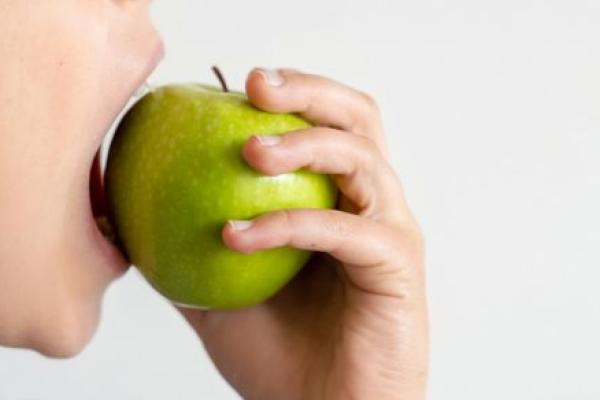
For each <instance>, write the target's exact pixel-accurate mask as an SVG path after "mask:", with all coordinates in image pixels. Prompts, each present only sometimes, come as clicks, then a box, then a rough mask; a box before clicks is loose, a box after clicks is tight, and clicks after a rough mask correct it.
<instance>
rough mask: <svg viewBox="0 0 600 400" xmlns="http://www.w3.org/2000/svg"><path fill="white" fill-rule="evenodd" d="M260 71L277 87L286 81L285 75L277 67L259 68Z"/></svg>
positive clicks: (269, 82)
mask: <svg viewBox="0 0 600 400" xmlns="http://www.w3.org/2000/svg"><path fill="white" fill-rule="evenodd" d="M258 72H259V73H261V74H262V76H263V78H265V81H266V82H267V84H268V85H269V86H275V87H277V86H281V85H283V83H284V80H283V76H282V75H281V74H280V73H279V71H277V70H276V69H268V68H259V69H258Z"/></svg>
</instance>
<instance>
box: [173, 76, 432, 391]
mask: <svg viewBox="0 0 600 400" xmlns="http://www.w3.org/2000/svg"><path fill="white" fill-rule="evenodd" d="M247 92H248V96H249V97H250V100H251V101H252V102H253V104H255V105H256V106H257V107H259V108H261V109H264V110H267V111H272V112H297V113H299V114H301V115H302V116H304V117H305V118H306V119H308V120H310V121H312V122H313V123H315V124H316V125H317V127H315V128H310V129H306V130H302V131H297V132H290V133H288V134H286V135H284V136H283V137H282V140H281V142H279V143H276V144H271V145H266V144H261V141H259V140H258V139H257V138H252V139H250V140H249V141H248V142H247V143H246V145H245V147H244V156H245V158H246V160H247V161H248V163H249V164H250V165H252V166H253V167H254V168H256V169H257V170H259V171H261V172H263V173H265V174H268V175H276V174H282V173H286V172H290V171H294V170H297V169H300V168H308V169H310V170H312V171H315V172H321V173H326V174H331V175H332V176H334V177H335V180H336V182H337V185H338V187H339V189H340V192H341V194H342V199H341V202H340V210H288V211H279V212H274V213H271V214H267V215H264V216H261V217H259V218H257V219H256V220H254V221H253V223H252V224H251V226H250V227H249V228H246V229H243V230H236V224H235V223H229V224H227V226H226V227H225V228H224V230H223V239H224V241H225V243H226V244H227V245H228V246H229V247H231V248H233V249H235V250H238V251H242V252H252V251H256V250H261V249H266V248H272V247H278V246H293V247H297V248H301V249H307V250H314V251H319V252H321V253H320V254H318V255H317V256H315V257H313V259H312V260H311V262H310V263H309V264H308V265H307V266H306V267H305V268H304V269H303V270H302V271H301V273H300V274H299V275H298V276H297V277H296V278H295V279H294V280H293V281H292V282H291V283H290V284H289V285H288V286H286V287H285V288H284V290H283V291H282V292H280V293H279V294H277V295H276V296H275V297H273V298H271V299H270V300H269V301H267V302H266V303H264V304H262V305H259V306H256V307H253V308H250V309H245V310H239V311H208V312H201V311H191V310H182V313H183V314H184V315H185V316H186V318H187V319H188V320H189V322H190V323H191V324H192V326H193V327H194V328H195V329H196V331H197V332H198V334H199V335H200V337H201V338H202V340H203V342H204V344H205V346H206V349H207V350H208V352H209V354H210V356H211V357H212V359H213V361H214V362H215V364H216V365H217V367H218V368H219V370H220V371H221V373H222V374H223V375H224V376H225V378H226V379H227V380H228V381H229V382H230V383H231V384H232V385H233V386H234V387H235V388H236V389H237V390H238V391H239V392H240V393H241V394H242V396H244V398H248V399H313V398H316V399H338V398H339V399H349V398H356V399H363V398H364V399H378V400H383V399H403V400H412V399H423V398H424V397H425V382H426V374H427V315H426V301H425V290H424V254H423V240H422V237H421V234H420V232H419V228H418V226H417V224H416V222H415V220H414V219H413V217H412V215H411V213H410V211H409V209H408V207H407V205H406V202H405V199H404V197H403V193H402V189H401V186H400V183H399V181H398V178H397V177H396V175H395V173H394V171H393V170H392V168H391V166H390V165H389V164H388V162H387V159H386V149H385V145H384V139H383V131H382V126H381V119H380V116H379V112H378V110H377V106H376V105H375V102H374V101H373V100H372V99H371V98H370V97H369V96H366V95H365V94H363V93H361V92H358V91H355V90H353V89H350V88H348V87H346V86H344V85H341V84H339V83H337V82H334V81H331V80H329V79H326V78H323V77H319V76H314V75H307V74H303V73H300V72H297V71H293V70H280V71H279V73H277V72H274V71H266V70H255V71H253V72H252V73H251V74H250V76H249V78H248V82H247Z"/></svg>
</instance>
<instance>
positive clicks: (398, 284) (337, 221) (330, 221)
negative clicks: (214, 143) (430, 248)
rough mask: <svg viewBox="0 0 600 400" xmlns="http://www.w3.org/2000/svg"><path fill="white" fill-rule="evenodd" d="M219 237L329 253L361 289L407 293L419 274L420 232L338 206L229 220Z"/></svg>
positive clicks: (256, 246) (246, 244)
mask: <svg viewBox="0 0 600 400" xmlns="http://www.w3.org/2000/svg"><path fill="white" fill-rule="evenodd" d="M222 236H223V241H224V242H225V244H226V245H227V246H229V247H230V248H232V249H234V250H237V251H240V252H242V253H252V252H255V251H258V250H263V249H268V248H274V247H282V246H291V247H295V248H298V249H304V250H311V251H320V252H326V253H329V254H330V255H331V256H333V257H335V258H336V259H338V260H339V261H341V262H342V263H343V265H344V271H345V273H346V275H347V277H348V279H349V280H350V281H351V282H352V283H353V284H354V285H356V286H357V287H359V288H360V289H362V290H363V291H366V292H369V293H372V294H379V295H386V296H394V297H400V298H405V297H406V296H409V295H411V293H412V291H413V289H414V288H415V287H413V285H414V283H415V279H414V278H416V277H419V276H420V274H419V271H420V266H419V265H418V264H419V261H418V254H419V252H420V248H419V243H420V241H419V236H418V235H417V234H416V233H414V232H409V231H406V232H400V231H399V230H397V229H392V228H389V227H387V226H385V225H382V224H377V223H376V222H374V221H371V220H368V219H366V218H361V217H359V216H356V215H352V214H348V213H344V212H341V211H337V210H315V209H295V210H284V211H276V212H273V213H269V214H265V215H263V216H260V217H258V218H256V219H255V220H253V221H230V222H229V223H228V224H226V226H225V227H224V229H223V232H222Z"/></svg>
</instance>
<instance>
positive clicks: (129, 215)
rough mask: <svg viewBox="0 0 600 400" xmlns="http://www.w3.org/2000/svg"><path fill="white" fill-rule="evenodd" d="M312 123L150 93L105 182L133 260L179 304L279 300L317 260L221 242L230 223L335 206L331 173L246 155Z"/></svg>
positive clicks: (207, 94) (117, 145)
mask: <svg viewBox="0 0 600 400" xmlns="http://www.w3.org/2000/svg"><path fill="white" fill-rule="evenodd" d="M309 126H310V124H309V123H308V122H306V121H305V120H303V119H302V118H300V117H299V116H297V115H293V114H272V113H268V112H264V111H260V110H258V109H256V108H255V107H253V106H252V105H251V104H250V103H249V102H248V100H247V98H246V96H245V95H244V94H242V93H236V92H227V93H226V92H223V91H221V90H220V89H217V88H213V87H210V86H206V85H200V84H174V85H168V86H163V87H159V88H156V89H154V90H152V91H151V92H150V93H148V94H146V95H145V96H144V97H143V98H142V99H141V100H140V101H139V102H138V103H137V104H136V105H135V106H134V107H133V108H132V109H131V110H130V111H129V112H128V113H127V114H126V115H125V117H124V118H123V120H122V122H121V123H120V125H119V127H118V129H117V131H116V133H115V137H114V139H113V142H112V144H111V147H110V151H109V157H108V163H107V168H106V175H105V183H106V193H107V200H108V206H109V214H110V219H111V222H112V225H113V228H114V229H115V231H116V235H117V240H118V241H119V244H120V246H121V247H122V249H123V251H124V252H125V254H126V256H127V257H128V258H129V260H130V261H131V263H132V264H133V265H135V266H136V267H138V269H139V270H140V271H141V272H142V274H143V275H144V277H145V278H146V279H147V280H148V282H150V284H151V285H152V286H153V287H154V288H155V289H156V290H157V291H158V292H159V293H161V294H162V295H163V296H165V297H166V298H167V299H169V300H170V301H172V302H173V303H175V304H178V305H182V306H188V307H196V308H205V309H229V308H239V307H247V306H251V305H254V304H257V303H260V302H263V301H264V300H266V299H268V298H269V297H270V296H272V295H273V294H275V293H276V292H277V291H278V290H279V289H281V288H282V287H283V286H284V285H285V284H286V283H288V282H289V281H290V280H291V279H292V278H293V277H294V276H295V275H296V273H297V272H298V271H299V270H300V268H301V267H302V266H303V264H305V263H306V261H307V260H308V258H309V257H310V252H307V251H303V250H298V249H293V248H290V247H281V248H276V249H269V250H264V251H259V252H256V253H252V254H241V253H239V252H235V251H233V250H230V249H229V248H227V247H226V246H225V245H224V243H223V241H222V238H221V231H222V229H223V226H224V224H225V223H226V222H227V221H228V220H230V219H242V220H243V219H252V218H254V217H256V216H258V215H261V214H263V213H267V212H270V211H274V210H279V209H290V208H331V207H333V206H334V205H335V202H336V189H335V185H334V184H333V183H332V181H331V179H330V178H329V177H328V176H326V175H320V174H316V173H313V172H309V171H305V170H301V171H297V172H293V173H289V174H283V175H279V176H274V177H271V176H264V175H261V174H260V173H258V172H256V171H255V170H253V169H251V168H250V167H249V166H248V165H247V163H246V162H245V160H244V159H243V157H242V154H241V151H242V146H243V144H244V143H245V142H246V141H247V140H248V139H249V138H250V137H251V136H252V135H254V134H281V133H284V132H288V131H292V130H297V129H301V128H307V127H309Z"/></svg>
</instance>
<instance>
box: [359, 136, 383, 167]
mask: <svg viewBox="0 0 600 400" xmlns="http://www.w3.org/2000/svg"><path fill="white" fill-rule="evenodd" d="M353 136H354V138H353V140H355V149H356V158H357V159H358V163H359V164H360V165H361V167H363V168H364V167H372V166H373V165H374V164H375V163H376V162H377V160H378V158H379V150H378V148H377V145H376V144H375V142H374V141H373V140H372V139H371V138H368V137H366V136H359V135H353Z"/></svg>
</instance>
